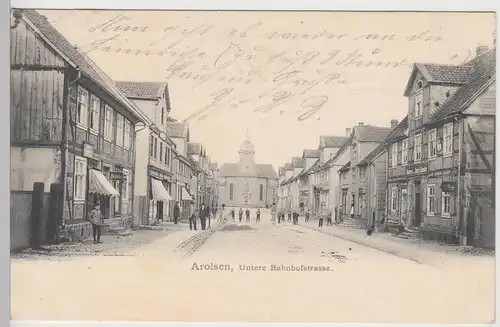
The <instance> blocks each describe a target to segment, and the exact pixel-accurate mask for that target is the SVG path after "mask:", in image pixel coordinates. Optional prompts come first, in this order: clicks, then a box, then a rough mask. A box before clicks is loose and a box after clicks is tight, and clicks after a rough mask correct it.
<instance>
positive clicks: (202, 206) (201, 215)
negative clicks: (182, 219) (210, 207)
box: [198, 203, 208, 230]
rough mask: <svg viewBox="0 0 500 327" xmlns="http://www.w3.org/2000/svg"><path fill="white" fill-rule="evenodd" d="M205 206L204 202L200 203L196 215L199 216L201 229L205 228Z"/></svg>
mask: <svg viewBox="0 0 500 327" xmlns="http://www.w3.org/2000/svg"><path fill="white" fill-rule="evenodd" d="M207 212H208V211H207V207H206V206H205V203H202V204H201V208H200V212H199V214H198V216H199V217H200V223H201V229H202V230H205V229H207Z"/></svg>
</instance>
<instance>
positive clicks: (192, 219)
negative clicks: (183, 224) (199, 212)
mask: <svg viewBox="0 0 500 327" xmlns="http://www.w3.org/2000/svg"><path fill="white" fill-rule="evenodd" d="M189 229H190V230H193V229H194V230H196V210H195V207H194V203H191V204H190V205H189Z"/></svg>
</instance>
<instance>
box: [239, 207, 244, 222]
mask: <svg viewBox="0 0 500 327" xmlns="http://www.w3.org/2000/svg"><path fill="white" fill-rule="evenodd" d="M238 218H239V220H240V223H241V220H242V219H243V209H242V208H240V211H238Z"/></svg>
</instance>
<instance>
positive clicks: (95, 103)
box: [89, 95, 101, 132]
mask: <svg viewBox="0 0 500 327" xmlns="http://www.w3.org/2000/svg"><path fill="white" fill-rule="evenodd" d="M100 110H101V101H100V100H99V98H98V97H96V96H94V95H92V97H91V99H90V126H89V127H90V129H91V130H93V131H95V132H99V111H100Z"/></svg>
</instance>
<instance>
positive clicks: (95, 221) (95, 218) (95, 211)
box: [89, 201, 103, 244]
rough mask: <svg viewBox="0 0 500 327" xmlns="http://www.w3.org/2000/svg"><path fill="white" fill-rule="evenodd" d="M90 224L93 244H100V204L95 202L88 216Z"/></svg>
mask: <svg viewBox="0 0 500 327" xmlns="http://www.w3.org/2000/svg"><path fill="white" fill-rule="evenodd" d="M89 220H90V223H91V224H92V236H93V237H94V244H97V243H101V225H102V222H103V221H102V217H101V204H100V202H99V201H97V202H96V203H95V204H94V207H93V208H92V211H91V212H90V216H89Z"/></svg>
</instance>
